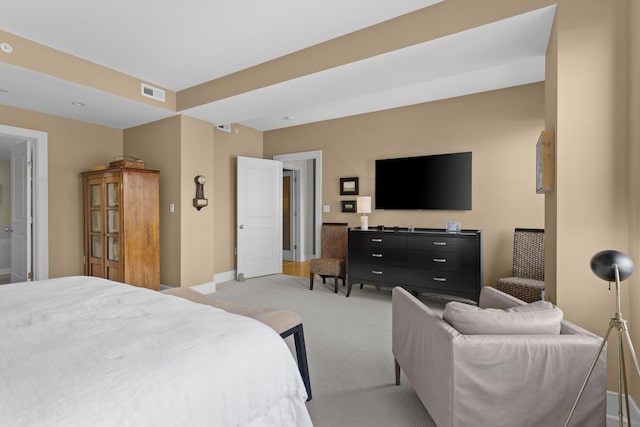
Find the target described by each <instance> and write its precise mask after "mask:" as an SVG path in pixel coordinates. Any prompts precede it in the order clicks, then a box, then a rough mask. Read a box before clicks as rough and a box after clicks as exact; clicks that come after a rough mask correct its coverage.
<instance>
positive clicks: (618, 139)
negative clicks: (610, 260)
mask: <svg viewBox="0 0 640 427" xmlns="http://www.w3.org/2000/svg"><path fill="white" fill-rule="evenodd" d="M628 14H629V2H628V1H616V2H610V1H606V0H562V1H561V2H560V3H559V5H558V9H557V14H556V21H555V23H554V27H555V28H554V37H553V38H552V45H551V46H550V48H549V51H548V53H547V59H548V63H549V64H551V65H552V66H551V67H549V66H548V68H547V71H548V74H547V95H548V98H549V100H550V101H551V100H554V101H555V106H550V107H548V108H549V111H548V114H547V117H546V120H547V125H548V126H555V128H556V172H557V173H556V188H555V190H554V191H553V192H552V193H551V194H549V195H547V201H548V202H550V203H549V204H548V206H547V210H546V217H547V221H548V222H551V221H554V222H555V229H554V230H553V231H554V234H555V236H554V235H553V234H551V235H550V236H549V237H551V238H552V239H554V240H555V245H556V250H555V258H552V259H550V258H547V261H548V262H547V265H548V266H549V269H548V270H547V276H546V277H545V280H546V281H548V282H549V283H550V284H551V286H553V287H554V288H555V298H556V303H557V304H558V305H559V306H560V307H562V309H563V311H564V313H565V317H566V318H568V319H569V320H571V321H573V322H575V323H577V324H579V325H581V326H583V327H585V328H587V329H589V330H591V331H593V332H595V333H597V334H599V335H601V336H604V334H605V333H606V330H607V327H608V324H609V319H610V318H611V317H612V315H613V313H614V312H615V292H611V291H609V287H608V285H607V283H605V282H603V281H602V280H600V279H598V278H597V277H596V276H595V275H594V274H593V273H592V272H591V269H590V267H589V262H590V259H591V257H592V256H593V255H594V254H595V253H597V252H598V251H600V250H603V249H616V250H619V251H622V252H624V253H627V254H634V253H635V254H637V253H638V252H637V246H638V236H637V235H635V236H634V235H633V234H632V233H631V230H634V229H635V230H636V231H637V222H638V219H637V218H632V217H630V215H629V213H630V212H633V211H632V210H631V209H630V206H632V205H637V201H638V194H637V191H636V192H635V193H634V192H632V191H631V189H632V188H633V187H636V190H637V184H630V179H629V178H630V176H631V175H630V168H629V164H631V165H633V167H632V168H631V169H633V168H637V165H636V163H635V162H633V158H632V156H631V153H633V152H635V153H636V156H637V148H634V149H632V148H633V145H631V144H630V143H629V129H630V120H629V95H628V93H629V77H630V76H629V59H628V57H629V50H628V49H629V38H628V37H629V25H628V24H629V22H628V19H629V18H628ZM636 22H637V21H636ZM554 113H555V116H554ZM630 185H632V186H630ZM637 261H638V260H637V259H636V262H637ZM637 286H638V278H637V277H632V278H631V279H630V280H628V281H626V282H624V283H623V286H622V307H621V310H622V313H623V315H624V314H625V313H634V312H637V310H638V308H640V305H638V303H637V302H633V300H632V299H631V298H630V296H632V295H634V294H636V293H637ZM632 328H633V326H632ZM614 335H615V334H614ZM611 338H612V339H610V340H609V345H608V351H609V355H610V357H608V388H609V389H610V390H616V389H617V381H616V366H617V364H616V357H615V354H616V351H615V349H616V342H615V339H614V338H613V335H612V337H611ZM629 360H631V359H630V358H627V361H629ZM627 372H628V373H630V376H631V378H632V380H631V387H630V389H631V390H630V391H631V393H630V394H631V395H632V396H633V397H634V400H636V401H638V387H637V383H638V377H637V374H636V373H635V371H634V370H632V369H628V370H627ZM585 374H586V373H585Z"/></svg>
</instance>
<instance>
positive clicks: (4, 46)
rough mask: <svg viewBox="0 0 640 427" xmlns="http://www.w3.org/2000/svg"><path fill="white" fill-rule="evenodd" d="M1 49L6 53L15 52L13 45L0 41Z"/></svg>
mask: <svg viewBox="0 0 640 427" xmlns="http://www.w3.org/2000/svg"><path fill="white" fill-rule="evenodd" d="M0 49H2V51H3V52H4V53H11V52H13V46H11V45H10V44H9V43H0Z"/></svg>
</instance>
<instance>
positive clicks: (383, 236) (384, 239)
mask: <svg viewBox="0 0 640 427" xmlns="http://www.w3.org/2000/svg"><path fill="white" fill-rule="evenodd" d="M349 247H353V248H354V249H358V250H365V249H366V248H372V249H373V248H396V249H405V248H406V247H407V238H406V236H400V235H394V234H391V233H367V232H351V233H349Z"/></svg>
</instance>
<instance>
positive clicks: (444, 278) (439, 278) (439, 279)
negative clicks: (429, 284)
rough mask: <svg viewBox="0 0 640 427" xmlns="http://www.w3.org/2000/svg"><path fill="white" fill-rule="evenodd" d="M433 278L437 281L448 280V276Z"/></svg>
mask: <svg viewBox="0 0 640 427" xmlns="http://www.w3.org/2000/svg"><path fill="white" fill-rule="evenodd" d="M433 280H435V281H436V282H446V281H447V278H446V277H434V278H433Z"/></svg>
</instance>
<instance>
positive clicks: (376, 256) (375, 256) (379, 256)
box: [371, 254, 382, 258]
mask: <svg viewBox="0 0 640 427" xmlns="http://www.w3.org/2000/svg"><path fill="white" fill-rule="evenodd" d="M371 256H372V257H374V258H382V254H371Z"/></svg>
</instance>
